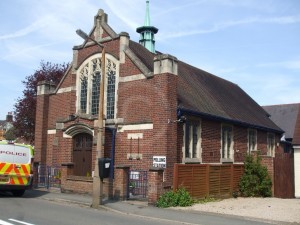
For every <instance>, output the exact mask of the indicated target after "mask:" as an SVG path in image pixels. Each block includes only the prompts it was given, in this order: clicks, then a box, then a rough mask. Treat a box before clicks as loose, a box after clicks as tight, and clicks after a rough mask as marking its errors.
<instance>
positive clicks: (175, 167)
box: [173, 163, 179, 191]
mask: <svg viewBox="0 0 300 225" xmlns="http://www.w3.org/2000/svg"><path fill="white" fill-rule="evenodd" d="M178 166H179V165H178V164H177V163H175V164H174V180H173V191H175V190H177V189H178Z"/></svg>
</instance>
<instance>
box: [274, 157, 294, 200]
mask: <svg viewBox="0 0 300 225" xmlns="http://www.w3.org/2000/svg"><path fill="white" fill-rule="evenodd" d="M294 182H295V175H294V153H293V152H289V153H276V155H275V158H274V197H277V198H294V197H295V186H294Z"/></svg>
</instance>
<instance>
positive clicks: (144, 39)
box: [136, 1, 158, 53]
mask: <svg viewBox="0 0 300 225" xmlns="http://www.w3.org/2000/svg"><path fill="white" fill-rule="evenodd" d="M136 31H137V32H138V33H139V34H140V41H139V42H140V44H141V45H143V46H144V47H145V48H147V49H148V50H149V51H150V52H153V53H155V38H154V34H156V33H157V31H158V29H157V28H156V27H153V26H151V25H150V13H149V1H146V16H145V22H144V26H142V27H138V28H137V29H136Z"/></svg>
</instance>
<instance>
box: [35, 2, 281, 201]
mask: <svg viewBox="0 0 300 225" xmlns="http://www.w3.org/2000/svg"><path fill="white" fill-rule="evenodd" d="M148 3H149V1H147V11H146V13H147V14H146V15H147V16H146V19H145V24H144V26H142V27H139V28H137V32H138V33H140V41H139V43H137V42H135V41H132V40H131V39H130V37H129V35H128V33H126V32H121V33H116V32H115V31H114V30H113V29H112V28H111V27H110V26H109V25H108V16H107V14H105V13H104V11H103V10H99V12H98V13H97V15H96V16H95V18H94V26H93V28H92V29H91V31H90V33H89V34H88V35H89V39H87V40H85V41H84V42H83V43H82V44H81V45H79V46H74V48H73V61H72V62H71V64H70V67H69V68H68V70H67V72H66V73H65V75H64V76H63V78H62V79H61V81H60V83H59V84H58V85H57V86H54V85H53V84H52V83H49V82H40V83H39V84H38V95H37V111H36V130H35V150H36V154H35V162H36V164H37V165H38V164H39V165H47V166H56V167H59V168H61V171H62V173H61V189H62V191H74V192H81V193H91V192H92V185H93V179H92V176H93V174H94V167H95V159H96V152H97V132H98V128H97V122H98V111H99V88H100V80H101V76H102V70H101V69H102V67H101V66H102V55H101V52H102V47H101V45H102V46H103V47H104V48H105V65H106V66H105V71H106V72H105V76H106V78H105V81H106V82H105V84H104V109H105V110H104V115H105V119H104V127H105V129H104V131H103V134H104V147H103V151H104V156H105V157H107V158H110V159H111V171H110V172H111V173H110V181H111V183H110V185H107V186H106V188H105V190H104V192H107V191H109V189H111V190H110V191H111V193H113V194H112V195H114V194H115V193H119V194H120V193H121V194H120V195H121V197H126V196H128V193H124V192H122V191H121V192H120V190H119V192H118V190H117V189H118V187H119V186H118V185H120V183H122V182H123V185H124V182H125V183H126V182H129V181H126V180H122V181H120V170H122V168H123V169H124V168H127V169H128V172H129V175H130V177H132V176H134V175H137V174H138V175H139V174H140V172H142V171H144V172H145V176H147V173H148V172H149V169H150V170H151V169H153V167H156V166H157V167H162V168H163V183H162V185H163V187H164V188H170V187H172V184H173V168H174V164H175V163H183V164H187V163H198V164H212V163H213V164H225V163H231V164H241V163H243V160H244V156H245V154H247V153H251V152H252V151H257V150H259V151H260V152H261V154H263V155H268V156H269V157H273V156H274V154H275V151H276V149H277V148H278V143H279V142H280V137H281V134H282V133H283V131H282V130H281V129H280V128H279V127H277V126H276V125H275V124H274V123H273V122H272V121H271V120H270V119H269V117H268V114H267V113H266V111H265V110H264V109H262V108H261V107H260V106H259V105H258V104H257V103H256V102H255V101H254V100H253V99H252V98H251V97H249V96H248V95H247V94H246V93H245V92H244V91H243V90H242V89H241V88H240V87H238V85H236V84H234V83H232V82H230V81H227V80H224V79H222V78H219V77H217V76H215V75H213V74H210V73H208V72H206V71H203V70H201V69H198V68H196V67H194V66H191V65H189V64H187V63H185V62H182V61H180V60H179V59H177V58H176V57H174V56H171V55H169V54H163V53H160V52H158V51H156V50H155V40H154V35H155V33H156V32H158V29H157V28H155V27H153V26H151V25H150V23H149V21H150V20H148V18H149V11H148ZM92 40H95V41H96V43H95V41H92ZM97 43H99V44H97ZM191 44H192V43H191ZM129 175H128V176H129ZM122 179H123V178H122ZM104 182H106V179H105V180H104ZM127 185H128V184H127ZM146 191H147V190H146ZM148 191H149V190H148ZM145 196H146V197H147V193H146V194H145Z"/></svg>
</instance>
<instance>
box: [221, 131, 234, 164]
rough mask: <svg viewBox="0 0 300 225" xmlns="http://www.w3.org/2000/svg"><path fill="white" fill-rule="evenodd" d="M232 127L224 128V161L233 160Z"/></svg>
mask: <svg viewBox="0 0 300 225" xmlns="http://www.w3.org/2000/svg"><path fill="white" fill-rule="evenodd" d="M232 152H233V132H232V126H228V125H223V126H222V160H224V159H225V160H233V153H232Z"/></svg>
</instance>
